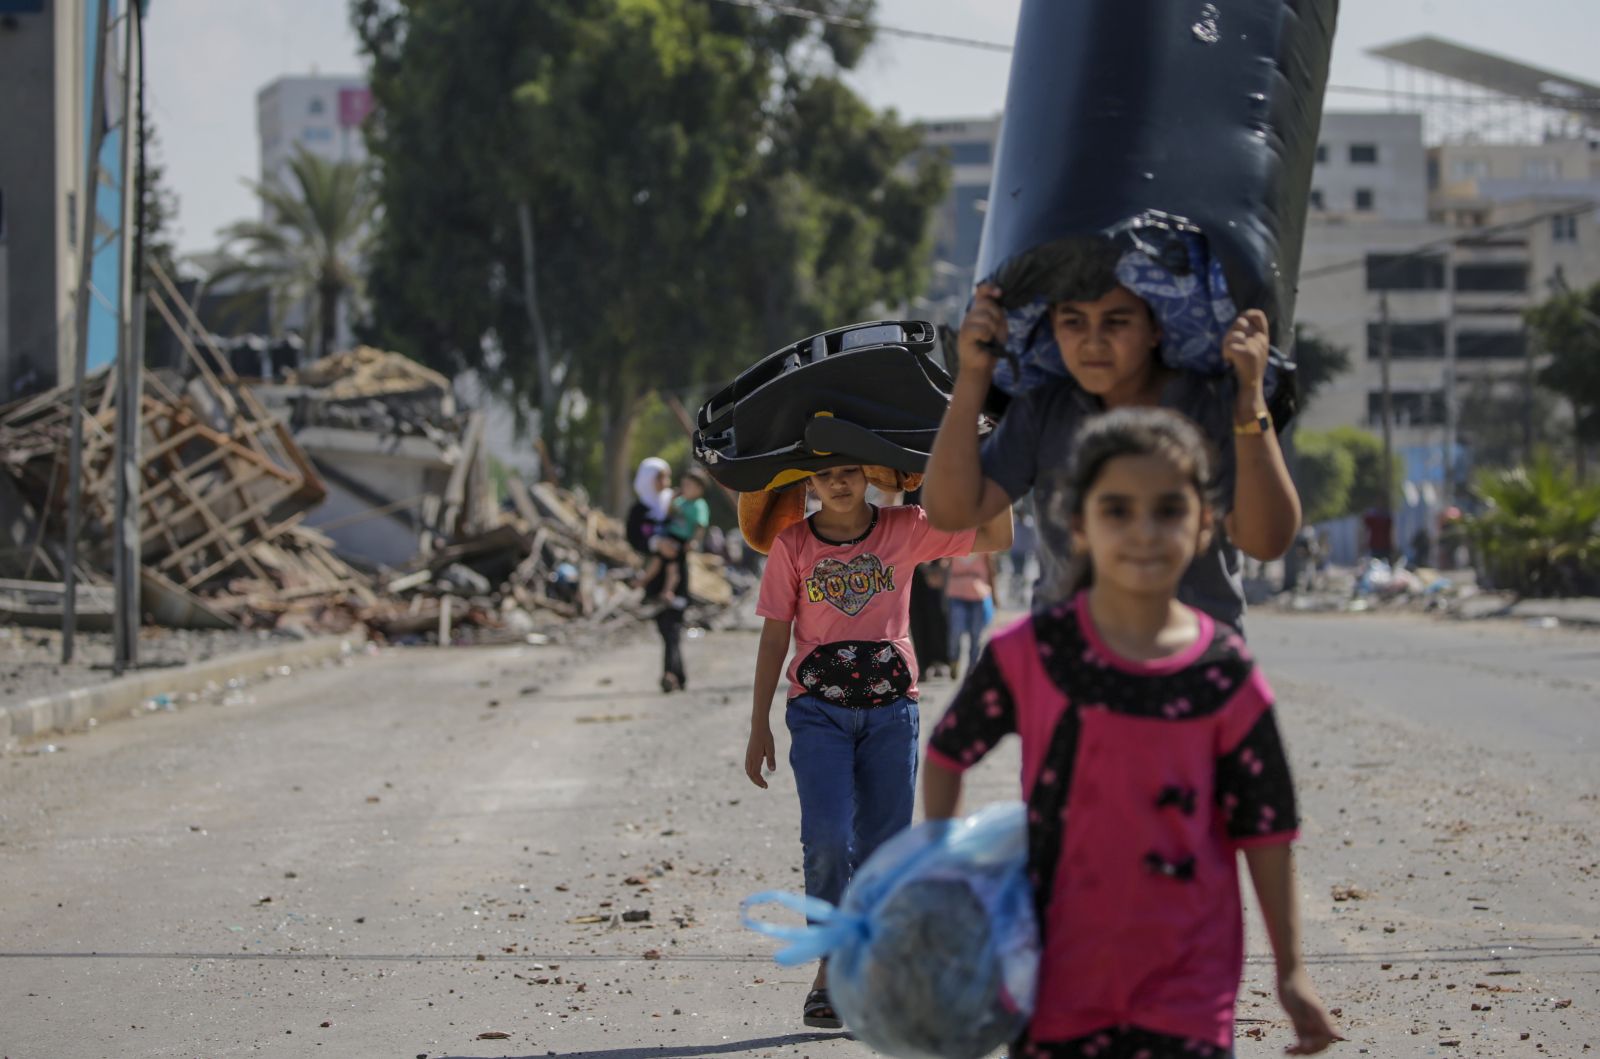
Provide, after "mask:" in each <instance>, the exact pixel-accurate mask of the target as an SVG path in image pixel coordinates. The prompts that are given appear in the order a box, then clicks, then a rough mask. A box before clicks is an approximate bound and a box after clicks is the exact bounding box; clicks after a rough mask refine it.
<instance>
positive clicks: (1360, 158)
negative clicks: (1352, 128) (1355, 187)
mask: <svg viewBox="0 0 1600 1059" xmlns="http://www.w3.org/2000/svg"><path fill="white" fill-rule="evenodd" d="M1350 164H1351V165H1377V164H1378V145H1377V144H1375V143H1353V144H1351V145H1350Z"/></svg>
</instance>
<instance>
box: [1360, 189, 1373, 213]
mask: <svg viewBox="0 0 1600 1059" xmlns="http://www.w3.org/2000/svg"><path fill="white" fill-rule="evenodd" d="M1356 209H1357V210H1358V211H1360V212H1366V211H1368V210H1371V209H1372V189H1371V188H1356Z"/></svg>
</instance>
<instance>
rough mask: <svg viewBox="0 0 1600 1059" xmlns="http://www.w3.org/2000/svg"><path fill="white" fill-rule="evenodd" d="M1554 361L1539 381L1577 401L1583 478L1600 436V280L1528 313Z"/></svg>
mask: <svg viewBox="0 0 1600 1059" xmlns="http://www.w3.org/2000/svg"><path fill="white" fill-rule="evenodd" d="M1527 320H1528V324H1529V326H1530V327H1532V328H1533V332H1534V336H1535V338H1536V339H1537V341H1538V343H1539V347H1540V349H1541V350H1542V351H1543V352H1545V353H1546V354H1548V356H1549V358H1550V359H1549V363H1547V364H1546V365H1545V367H1544V368H1543V369H1542V370H1541V371H1540V372H1539V382H1540V383H1541V384H1542V385H1544V386H1547V387H1549V388H1550V389H1551V390H1553V391H1554V392H1555V393H1558V394H1560V395H1561V396H1562V397H1565V398H1566V399H1567V401H1568V402H1570V403H1571V405H1572V421H1573V441H1574V450H1575V455H1576V457H1577V467H1578V481H1579V482H1582V481H1583V480H1584V478H1585V476H1586V470H1587V462H1588V461H1587V460H1586V459H1585V456H1586V447H1587V446H1588V445H1591V444H1593V443H1594V442H1596V441H1600V283H1597V284H1595V285H1594V286H1592V287H1590V288H1588V289H1587V290H1580V291H1564V292H1563V293H1561V294H1558V295H1556V296H1555V297H1553V298H1551V299H1550V300H1549V301H1547V302H1545V303H1544V304H1543V305H1539V306H1535V307H1534V308H1532V309H1529V310H1528V312H1527Z"/></svg>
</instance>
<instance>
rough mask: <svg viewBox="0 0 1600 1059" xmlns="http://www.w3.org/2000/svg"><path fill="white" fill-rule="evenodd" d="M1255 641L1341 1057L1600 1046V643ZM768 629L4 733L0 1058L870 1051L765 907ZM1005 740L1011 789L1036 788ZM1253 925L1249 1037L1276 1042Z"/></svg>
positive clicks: (776, 879) (352, 674)
mask: <svg viewBox="0 0 1600 1059" xmlns="http://www.w3.org/2000/svg"><path fill="white" fill-rule="evenodd" d="M1251 634H1252V637H1253V640H1254V642H1255V644H1256V645H1257V647H1258V650H1259V651H1260V653H1261V654H1262V656H1263V658H1264V660H1265V664H1266V665H1267V666H1268V671H1269V672H1270V673H1271V674H1272V676H1273V679H1274V682H1275V684H1276V685H1277V687H1278V690H1279V693H1280V697H1281V698H1282V700H1283V703H1284V705H1283V714H1284V725H1285V729H1286V732H1287V738H1288V740H1289V742H1290V751H1291V755H1292V757H1293V759H1294V762H1295V765H1296V768H1297V773H1298V777H1299V781H1300V785H1301V788H1302V797H1303V802H1304V812H1305V829H1304V830H1305V839H1304V843H1303V847H1302V848H1303V855H1302V873H1303V883H1304V886H1303V889H1304V891H1305V893H1306V894H1307V898H1306V917H1307V932H1308V945H1309V948H1310V950H1311V952H1312V954H1313V956H1312V958H1313V962H1314V963H1315V973H1316V976H1317V979H1318V981H1319V983H1320V984H1321V986H1322V989H1323V992H1324V995H1325V996H1326V998H1327V999H1328V1001H1329V1003H1330V1004H1331V1005H1333V1006H1335V1007H1338V1008H1340V1009H1341V1010H1342V1012H1343V1015H1342V1023H1343V1026H1344V1027H1345V1030H1346V1032H1347V1034H1348V1035H1349V1036H1350V1038H1351V1043H1349V1044H1346V1045H1341V1046H1340V1052H1341V1053H1343V1054H1356V1053H1357V1051H1358V1050H1361V1049H1365V1050H1366V1052H1367V1053H1368V1054H1373V1055H1383V1056H1410V1055H1419V1056H1420V1055H1451V1056H1453V1055H1521V1054H1526V1055H1530V1056H1531V1055H1540V1054H1542V1055H1556V1056H1564V1055H1574V1056H1575V1055H1579V1054H1582V1049H1583V1042H1587V1041H1597V1040H1600V938H1597V933H1600V926H1597V924H1600V848H1597V847H1596V845H1595V842H1596V839H1597V838H1600V834H1597V831H1600V828H1597V826H1596V825H1597V821H1600V811H1597V810H1600V767H1597V766H1600V759H1597V755H1596V743H1597V740H1600V717H1597V714H1596V709H1595V705H1596V702H1597V699H1600V695H1597V692H1600V686H1597V678H1600V666H1596V665H1595V664H1594V660H1595V659H1596V658H1597V657H1600V636H1597V635H1594V634H1587V635H1585V634H1579V633H1570V632H1567V631H1564V630H1536V629H1529V628H1525V627H1522V626H1517V625H1509V624H1500V625H1472V626H1464V625H1447V624H1437V623H1432V622H1430V621H1427V620H1421V619H1414V618H1388V617H1377V616H1370V615H1369V616H1359V617H1309V616H1305V617H1294V618H1288V617H1275V616H1270V615H1259V616H1255V617H1253V619H1252V630H1251ZM754 642H755V638H754V635H753V634H752V633H750V632H739V631H734V632H725V633H715V634H711V635H709V636H707V637H705V638H703V639H698V640H694V641H691V642H690V644H689V664H690V671H691V675H692V676H693V677H694V679H695V687H694V688H693V690H692V691H691V692H690V694H688V695H678V696H673V697H670V698H669V697H663V696H661V695H660V694H658V693H655V692H653V691H652V690H650V689H651V687H652V684H653V680H652V677H653V675H654V667H655V664H656V659H655V652H654V648H653V647H652V646H651V645H650V643H649V642H648V641H640V642H639V643H637V644H634V645H622V646H613V647H610V648H607V649H606V650H604V651H603V652H599V653H595V654H592V655H591V656H589V657H587V658H585V659H580V660H572V659H566V658H563V657H562V656H561V655H559V654H557V653H556V652H555V649H552V648H514V649H493V650H472V651H443V652H441V651H425V650H413V651H397V652H390V653H385V654H382V655H379V656H376V657H370V658H364V659H360V660H357V661H356V662H354V663H353V664H351V665H348V666H344V667H340V668H334V669H327V670H320V671H314V672H310V673H307V674H303V675H298V676H296V677H294V678H291V679H289V680H282V681H274V682H272V683H270V684H267V685H264V686H262V687H261V688H260V689H258V690H257V691H256V692H255V701H253V702H247V703H241V704H235V705H231V706H211V705H196V706H192V707H188V708H185V709H183V710H181V711H179V712H177V713H170V714H156V715H151V716H149V717H146V718H144V719H141V720H138V721H127V722H116V723H112V724H107V725H103V726H101V727H100V728H99V729H98V730H97V731H96V732H94V733H93V734H88V735H80V736H72V737H68V738H66V739H63V740H59V741H58V743H59V745H60V746H61V747H62V748H63V749H62V750H61V752H58V753H51V754H36V755H31V756H30V755H26V754H24V755H17V756H12V757H9V758H0V1056H4V1057H7V1059H23V1057H27V1059H35V1057H50V1059H77V1057H92V1056H119V1057H122V1056H207V1057H210V1056H244V1055H251V1056H258V1055H265V1056H306V1055H318V1054H326V1055H332V1056H339V1057H347V1056H353V1057H365V1056H381V1057H390V1056H404V1057H409V1056H416V1055H426V1056H429V1057H438V1056H456V1057H488V1056H543V1055H547V1054H558V1055H583V1056H588V1057H591V1059H646V1057H652V1056H662V1055H673V1056H721V1055H750V1056H753V1057H766V1056H779V1055H783V1056H810V1057H820V1056H822V1055H824V1054H840V1055H843V1054H860V1050H859V1048H858V1047H857V1046H856V1045H854V1044H851V1043H850V1042H848V1041H845V1040H843V1039H841V1038H840V1037H838V1036H837V1035H820V1036H819V1035H815V1034H806V1033H801V1032H799V1031H800V1027H799V1025H798V1017H797V1016H798V1008H799V1003H800V999H801V996H802V995H803V992H804V984H805V981H806V979H807V975H806V974H805V973H804V972H800V971H784V970H780V969H778V968H776V967H775V966H773V965H772V963H771V962H770V960H769V959H768V958H767V954H768V953H769V952H770V945H769V944H768V943H767V942H766V941H765V940H764V939H761V938H758V937H755V936H754V935H750V934H748V933H746V932H743V931H742V930H741V929H739V927H738V926H737V915H736V909H737V902H738V900H739V898H741V897H743V896H744V895H746V894H748V893H750V892H753V891H754V890H757V889H762V888H767V887H772V886H782V887H793V888H798V887H799V885H800V878H799V873H798V845H797V839H796V835H797V832H798V812H797V808H796V803H795V800H794V794H793V788H792V786H791V785H790V783H789V777H788V772H787V769H784V770H783V771H782V772H781V773H780V775H779V776H778V777H777V782H776V783H775V784H774V787H773V789H772V790H770V791H766V792H761V791H757V790H755V789H754V788H751V787H750V786H749V785H748V784H747V783H746V782H745V781H744V780H743V778H742V776H741V775H740V771H739V770H740V762H741V759H742V750H743V738H744V726H745V717H746V714H747V710H748V706H747V701H746V694H747V691H746V687H747V681H748V679H749V674H748V669H749V667H750V665H751V664H752V659H753V655H754ZM949 690H950V688H949V685H947V684H944V685H940V684H935V685H933V686H931V687H930V688H929V689H928V693H927V697H926V700H925V703H926V705H925V715H936V713H937V710H938V707H939V705H940V704H942V701H943V700H944V698H945V697H946V696H947V695H948V693H949ZM928 726H929V725H925V727H928ZM782 739H783V736H781V735H780V740H782ZM35 749H37V748H35ZM997 757H998V760H995V761H991V762H985V764H984V765H983V766H982V767H981V768H980V769H979V770H978V773H977V774H976V776H975V777H974V786H975V789H976V793H977V797H978V798H980V799H987V798H1000V797H1007V796H1010V795H1012V794H1013V793H1014V786H1015V778H1014V777H1015V772H1014V763H1015V757H1014V752H1012V754H1010V755H1009V756H1008V755H997ZM1335 886H1355V887H1357V888H1358V889H1359V890H1360V891H1361V892H1363V893H1364V894H1365V895H1366V896H1365V897H1363V898H1361V899H1358V900H1349V901H1334V900H1333V899H1332V898H1331V896H1330V894H1331V892H1332V888H1333V887H1335ZM628 911H633V912H648V913H649V919H648V920H646V921H636V922H623V921H622V920H621V919H620V917H619V918H617V919H612V918H611V917H612V916H613V914H614V913H622V912H628ZM596 917H598V918H599V920H600V921H599V922H594V921H593V920H594V919H595V918H596ZM1250 951H1251V953H1252V958H1251V963H1250V965H1249V967H1248V969H1247V983H1246V989H1245V991H1244V993H1243V994H1242V996H1243V1002H1242V1006H1241V1016H1242V1017H1241V1022H1240V1029H1241V1031H1242V1032H1243V1033H1245V1034H1247V1035H1249V1034H1259V1037H1255V1036H1245V1037H1243V1038H1242V1039H1241V1041H1240V1046H1239V1054H1240V1055H1241V1057H1253V1056H1266V1055H1274V1054H1279V1053H1280V1051H1281V1047H1282V1045H1283V1044H1284V1043H1285V1042H1286V1041H1287V1040H1288V1034H1287V1030H1286V1028H1285V1026H1284V1024H1283V1022H1282V1020H1281V1019H1280V1018H1279V1017H1278V1012H1277V1010H1276V1006H1275V1003H1274V1002H1273V1001H1272V1000H1271V999H1270V998H1269V997H1266V996H1261V995H1257V994H1258V993H1265V992H1267V991H1268V987H1267V982H1266V978H1265V976H1264V972H1267V971H1268V970H1269V969H1270V968H1269V965H1266V964H1264V963H1263V962H1262V954H1264V953H1265V951H1266V949H1265V946H1264V944H1263V942H1262V941H1261V939H1260V938H1259V936H1258V935H1257V934H1256V933H1253V934H1252V938H1251V942H1250ZM1563 1001H1571V1003H1570V1004H1563V1003H1562V1002H1563ZM485 1032H499V1033H506V1034H509V1037H508V1038H506V1039H503V1040H501V1039H479V1035H480V1034H481V1033H485ZM1522 1034H1528V1037H1527V1039H1525V1040H1524V1039H1523V1038H1522ZM1450 1041H1456V1042H1458V1043H1457V1044H1449V1043H1447V1042H1450ZM1540 1045H1542V1046H1543V1047H1542V1049H1541V1048H1539V1046H1540ZM1591 1054H1592V1053H1591Z"/></svg>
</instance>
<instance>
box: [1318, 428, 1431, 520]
mask: <svg viewBox="0 0 1600 1059" xmlns="http://www.w3.org/2000/svg"><path fill="white" fill-rule="evenodd" d="M1295 454H1296V459H1297V462H1299V463H1300V464H1301V466H1300V467H1299V468H1298V473H1299V474H1300V478H1299V480H1298V483H1299V488H1300V490H1301V499H1302V501H1303V503H1304V506H1305V510H1306V521H1308V522H1322V521H1324V520H1326V519H1332V518H1341V517H1343V516H1345V515H1353V514H1357V513H1359V512H1362V511H1366V510H1368V509H1369V508H1375V507H1386V508H1390V509H1392V508H1393V507H1394V504H1393V501H1392V499H1391V500H1390V501H1389V502H1387V503H1386V502H1385V500H1384V496H1383V442H1382V440H1380V439H1379V438H1377V437H1375V436H1374V435H1372V434H1369V433H1368V432H1367V431H1365V430H1361V429H1359V428H1358V427H1334V428H1333V429H1332V430H1328V431H1311V430H1302V431H1299V432H1298V433H1297V434H1296V435H1295ZM1404 479H1405V469H1404V466H1403V464H1402V463H1401V461H1400V459H1399V458H1398V457H1396V458H1395V460H1394V474H1393V481H1394V482H1395V483H1399V482H1401V481H1403V480H1404Z"/></svg>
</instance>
